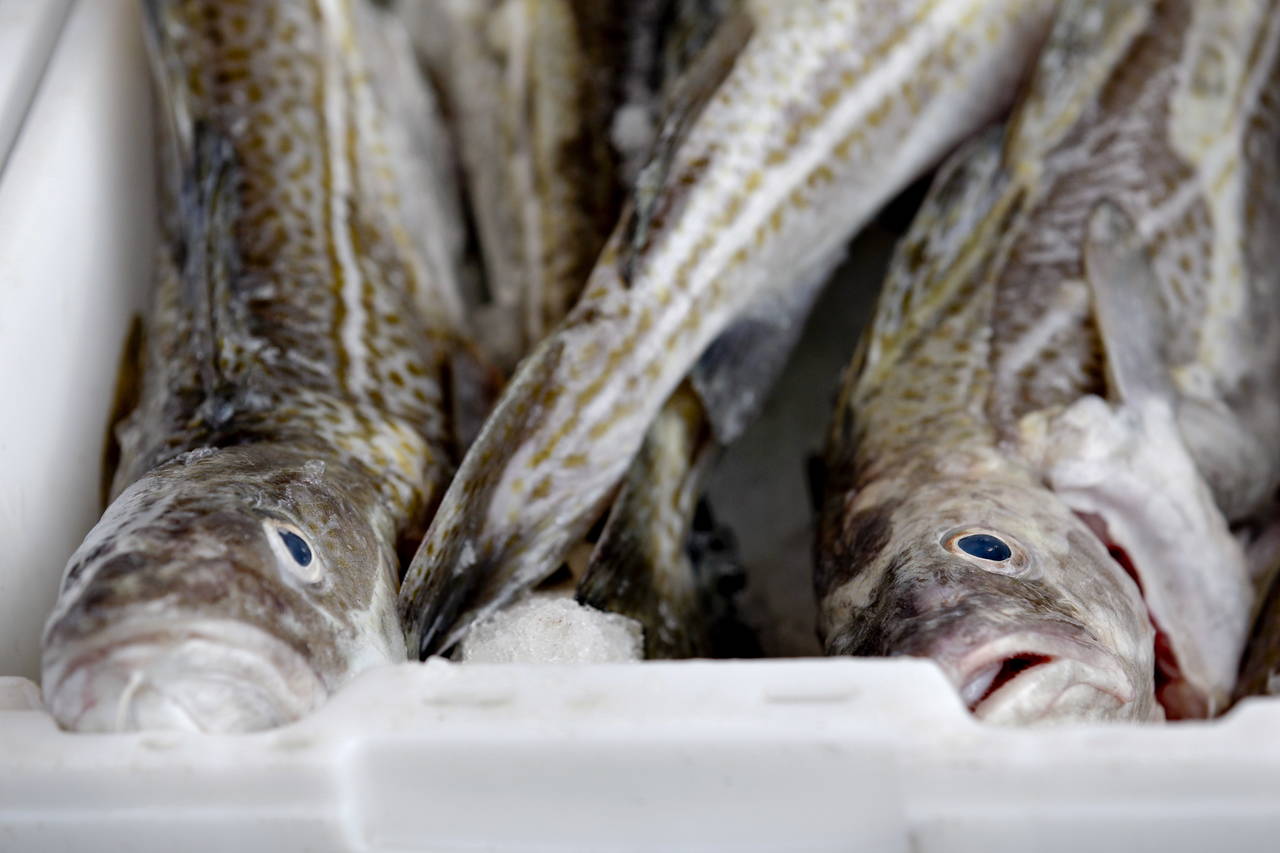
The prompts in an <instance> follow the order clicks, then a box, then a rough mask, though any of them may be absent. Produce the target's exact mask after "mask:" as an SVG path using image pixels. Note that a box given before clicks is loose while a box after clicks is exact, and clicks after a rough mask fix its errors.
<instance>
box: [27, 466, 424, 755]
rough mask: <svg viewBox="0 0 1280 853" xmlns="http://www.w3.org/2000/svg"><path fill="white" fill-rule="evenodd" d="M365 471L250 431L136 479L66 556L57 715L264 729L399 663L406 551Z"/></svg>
mask: <svg viewBox="0 0 1280 853" xmlns="http://www.w3.org/2000/svg"><path fill="white" fill-rule="evenodd" d="M367 479H368V478H364V477H361V476H360V475H359V473H358V472H356V471H353V470H352V469H350V468H348V467H347V466H346V464H344V463H343V462H341V461H336V460H332V459H331V460H329V461H327V462H325V461H321V460H320V459H317V458H315V456H313V455H309V454H308V453H306V452H305V451H303V450H300V449H297V448H294V447H289V448H285V447H281V446H278V445H271V444H252V445H243V446H239V447H231V448H226V449H220V450H202V451H195V452H193V453H189V454H186V455H185V456H182V457H178V458H177V459H175V460H173V461H171V462H169V463H167V464H164V465H162V466H160V467H158V468H156V469H155V470H154V471H152V472H151V473H149V474H148V475H146V476H145V477H143V478H142V479H141V480H139V481H138V482H136V483H135V484H133V486H131V487H130V488H129V489H127V490H126V491H124V492H123V493H122V494H121V495H120V496H119V498H118V499H117V500H116V501H115V502H114V503H113V504H112V505H111V506H110V507H109V508H108V510H107V512H106V513H105V514H104V515H103V517H102V519H101V521H100V522H99V523H98V525H97V527H96V528H95V529H94V530H93V531H92V532H91V533H90V534H89V536H88V537H87V538H86V539H85V542H84V544H83V545H82V546H81V548H80V549H79V550H78V551H77V552H76V553H75V554H73V555H72V557H71V560H70V563H69V565H68V570H67V574H66V576H65V578H64V581H63V592H62V595H61V597H60V599H59V603H58V606H57V608H56V609H55V611H54V613H53V614H52V615H51V617H50V619H49V622H48V624H47V626H46V629H45V630H46V634H45V645H44V647H45V654H44V659H43V664H42V668H43V673H42V675H43V685H44V694H45V701H46V703H47V705H48V706H49V709H50V711H51V712H52V713H53V715H54V717H55V718H56V719H57V720H58V722H59V723H60V724H61V725H62V726H63V727H65V728H68V729H72V730H78V731H130V730H144V729H183V730H196V731H206V732H233V731H252V730H258V729H263V728H269V727H271V726H276V725H280V724H283V723H287V722H290V721H292V720H294V719H297V718H298V717H300V716H301V715H302V714H304V713H306V712H308V711H310V710H312V709H313V708H315V707H316V706H317V705H319V704H320V703H321V702H323V700H324V699H325V698H326V697H327V696H328V694H329V692H330V691H331V689H333V688H334V687H336V686H337V685H338V684H340V683H341V682H342V681H344V680H345V679H346V678H348V677H350V676H351V675H352V674H353V673H354V672H356V671H359V670H360V669H363V668H365V667H367V666H369V665H372V664H375V663H379V662H383V661H398V660H403V659H404V657H405V651H404V646H403V639H402V632H401V629H400V627H399V624H398V620H397V617H396V614H395V609H394V601H395V584H396V574H395V573H396V570H397V562H396V555H395V553H394V549H392V548H391V547H390V546H388V545H386V544H385V543H386V542H388V541H391V537H390V536H385V535H384V536H379V535H378V525H380V524H387V523H389V522H387V521H385V520H382V519H379V518H376V517H375V518H371V517H370V510H369V507H371V506H375V507H376V506H377V501H376V500H371V499H370V496H369V495H366V494H364V491H365V490H368V489H369V488H370V486H369V485H367V483H366V480H367Z"/></svg>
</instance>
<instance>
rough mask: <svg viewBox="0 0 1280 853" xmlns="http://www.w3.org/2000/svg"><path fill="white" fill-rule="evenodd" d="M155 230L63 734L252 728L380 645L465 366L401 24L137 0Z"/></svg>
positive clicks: (437, 187)
mask: <svg viewBox="0 0 1280 853" xmlns="http://www.w3.org/2000/svg"><path fill="white" fill-rule="evenodd" d="M144 10H145V19H146V25H147V30H148V36H149V52H150V55H151V59H152V63H153V68H154V70H155V76H156V81H157V93H158V103H159V104H160V112H161V121H160V124H161V126H162V129H163V139H162V145H161V147H160V157H161V161H162V166H163V168H162V172H163V178H164V180H163V186H164V190H163V197H162V200H161V202H162V203H161V209H162V223H161V224H162V228H163V232H164V242H163V245H162V246H161V247H160V249H159V252H158V256H157V259H156V264H157V267H156V268H157V281H156V290H155V295H154V298H153V302H152V304H151V308H150V314H149V317H148V319H147V322H146V331H145V343H144V345H143V347H142V362H143V363H142V365H141V370H142V377H141V387H140V392H139V402H138V405H137V407H136V408H135V409H134V411H133V412H132V413H131V414H130V415H129V416H128V418H127V419H126V420H125V421H124V422H123V423H122V424H121V425H120V426H119V428H118V434H117V435H118V441H119V446H120V453H119V460H120V463H119V468H118V470H117V472H116V476H115V479H114V484H113V486H112V489H111V493H112V502H111V504H110V506H109V507H108V508H107V510H106V512H105V514H104V515H103V517H102V519H101V520H100V521H99V522H98V524H97V526H95V527H94V528H93V530H92V531H91V532H90V533H89V534H88V536H87V537H86V539H85V541H84V543H83V544H82V545H81V547H80V548H79V549H78V550H77V551H76V553H75V554H74V555H73V556H72V557H71V559H70V563H69V565H68V567H67V571H66V575H65V577H64V580H63V584H62V589H61V593H60V597H59V599H58V602H57V604H56V606H55V609H54V611H53V613H52V615H51V616H50V618H49V621H48V624H47V627H46V631H45V636H44V652H43V686H44V693H45V698H46V701H47V704H48V705H49V707H50V709H51V711H52V712H53V714H54V716H55V717H56V718H57V720H58V722H59V723H60V724H61V725H62V726H64V727H66V728H70V729H76V730H87V731H104V730H120V729H150V728H180V729H196V730H203V731H243V730H251V729H260V728H265V727H269V726H273V725H277V724H280V723H284V722H288V721H289V720H292V719H295V718H297V717H298V716H300V715H301V714H303V713H306V712H307V711H309V710H311V709H312V708H314V707H315V706H316V705H318V704H319V703H320V702H322V701H323V700H324V699H325V697H326V696H327V695H328V694H329V693H330V692H331V691H333V690H334V689H336V688H337V687H339V686H340V685H341V684H343V683H344V682H345V681H347V680H348V679H349V678H350V677H351V676H352V675H354V674H355V673H357V672H359V671H360V670H362V669H364V668H366V667H369V666H371V665H374V664H378V663H382V662H394V661H400V660H403V659H404V658H405V646H404V638H403V631H402V627H401V625H400V622H399V619H398V616H397V613H396V609H395V596H396V589H397V580H398V578H397V575H398V569H399V563H398V559H397V551H396V549H397V546H398V544H399V543H400V542H401V541H402V540H414V539H416V537H417V536H419V535H420V534H421V532H422V531H423V530H424V529H425V526H426V523H427V521H428V520H429V515H430V512H431V511H432V509H433V508H434V506H435V505H436V504H437V503H438V501H439V497H440V494H441V492H442V491H443V488H444V485H445V483H446V482H447V479H448V477H449V476H450V475H451V473H452V471H453V469H454V465H455V457H456V456H457V455H459V454H457V448H456V447H455V444H456V435H455V432H456V430H455V428H454V427H455V422H456V421H457V420H458V418H457V417H456V416H455V412H456V410H458V408H459V407H463V408H465V406H466V404H467V402H468V395H469V389H468V388H467V387H466V385H465V383H464V382H460V381H458V380H457V377H466V376H470V375H475V371H474V370H470V369H469V368H468V365H472V366H473V365H474V364H475V361H476V358H477V357H476V356H475V355H474V351H473V350H472V349H471V348H470V347H469V346H468V345H467V343H466V340H465V338H464V336H463V328H462V317H461V303H460V299H459V295H458V293H457V292H456V288H457V281H456V275H455V269H456V264H457V261H458V255H459V252H460V249H461V240H462V235H461V231H460V226H459V223H460V221H461V217H460V216H459V214H458V201H457V199H456V197H455V194H456V188H455V187H454V186H453V183H452V178H451V177H450V175H449V174H448V173H447V172H445V171H443V170H441V169H440V168H439V167H438V164H440V163H442V162H446V161H447V156H446V152H444V151H443V150H442V148H441V146H442V145H443V144H444V142H445V135H444V131H443V129H442V127H441V126H440V125H439V120H438V118H437V117H436V110H435V105H434V103H433V101H432V98H431V95H430V94H429V93H428V92H427V90H426V89H425V88H423V87H422V84H421V82H420V80H419V79H418V76H417V74H416V67H415V63H414V58H413V53H412V49H411V46H410V45H409V43H408V40H407V38H406V37H405V36H404V34H403V33H402V32H400V31H397V30H395V29H393V28H391V27H390V26H389V25H388V23H387V21H386V20H385V19H384V16H383V14H382V13H381V12H379V11H378V10H376V9H375V8H374V7H373V6H371V5H367V4H362V3H351V2H339V0H335V1H334V2H322V3H311V2H270V3H268V2H216V3H215V2H212V0H210V1H209V2H187V0H149V2H147V3H145V4H144Z"/></svg>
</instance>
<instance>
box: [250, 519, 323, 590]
mask: <svg viewBox="0 0 1280 853" xmlns="http://www.w3.org/2000/svg"><path fill="white" fill-rule="evenodd" d="M263 527H264V528H265V532H266V535H267V541H268V542H270V543H271V551H272V553H274V554H275V556H276V561H277V562H278V563H279V564H280V565H281V566H282V567H283V568H284V569H285V570H287V571H288V572H289V573H290V574H291V575H293V576H294V577H297V578H298V579H300V580H303V581H306V582H307V583H317V582H319V581H320V579H321V578H322V577H323V567H322V566H321V561H320V559H319V557H318V556H317V555H316V553H315V550H314V549H313V548H312V547H311V544H310V543H309V542H308V541H307V537H306V536H305V535H304V534H303V533H302V531H301V530H299V529H298V528H296V527H294V526H293V525H292V524H288V523H286V522H283V521H278V520H276V519H269V520H267V521H265V522H263Z"/></svg>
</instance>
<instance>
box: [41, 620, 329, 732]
mask: <svg viewBox="0 0 1280 853" xmlns="http://www.w3.org/2000/svg"><path fill="white" fill-rule="evenodd" d="M108 633H109V634H110V636H107V637H101V638H95V641H94V643H93V644H92V645H91V646H87V647H85V646H79V647H75V646H73V647H69V648H68V650H67V653H66V654H63V655H61V656H58V657H53V658H52V659H47V660H46V662H45V666H44V673H43V676H44V678H43V689H44V697H45V704H46V705H47V706H48V708H49V711H50V712H51V713H52V714H53V716H54V718H55V719H56V720H57V721H58V724H59V725H61V726H62V727H63V728H65V729H69V730H72V731H80V732H127V731H149V730H161V729H166V730H181V731H197V732H205V733H230V732H250V731H258V730H261V729H267V728H272V727H274V726H279V725H283V724H285V723H289V722H292V721H293V720H296V719H298V718H299V717H301V716H302V715H304V714H305V713H307V712H308V711H310V710H312V709H314V708H315V707H317V706H319V705H320V704H321V703H322V702H323V701H324V699H325V698H326V696H327V695H328V691H327V690H326V689H325V686H324V684H323V683H322V681H321V679H320V678H319V676H318V675H317V674H316V672H315V671H314V669H313V668H312V667H311V666H310V665H309V664H308V662H307V661H306V659H305V658H304V657H303V655H302V654H300V653H299V652H297V651H296V650H294V649H292V648H290V647H289V646H288V645H287V644H286V643H284V642H282V641H281V640H279V639H278V638H276V637H273V636H271V635H270V634H268V633H267V632H266V631H263V630H262V629H260V628H256V627H254V626H250V625H247V624H244V623H236V622H230V621H220V622H210V623H206V624H193V623H187V624H184V625H183V626H182V627H181V628H175V627H171V626H166V625H156V624H132V625H128V624H126V625H120V626H118V627H117V628H116V629H115V630H112V631H110V632H108Z"/></svg>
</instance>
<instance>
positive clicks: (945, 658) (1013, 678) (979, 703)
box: [929, 623, 1137, 725]
mask: <svg viewBox="0 0 1280 853" xmlns="http://www.w3.org/2000/svg"><path fill="white" fill-rule="evenodd" d="M929 656H930V657H932V658H933V659H934V660H936V661H937V662H938V664H939V666H941V667H942V669H943V671H944V672H945V673H946V674H947V676H948V678H949V679H950V680H951V682H952V683H953V684H954V685H955V686H956V689H957V690H958V691H959V693H960V698H961V700H962V701H963V702H964V703H965V705H966V706H967V707H968V708H969V710H970V711H971V712H973V714H974V716H976V717H978V718H979V719H981V720H984V721H987V722H994V723H1012V724H1019V725H1025V724H1028V723H1046V722H1053V721H1056V720H1063V721H1065V720H1087V719H1114V718H1120V717H1126V718H1127V717H1131V716H1133V714H1132V713H1130V712H1131V711H1133V710H1134V708H1132V707H1131V705H1132V703H1133V702H1134V699H1135V698H1136V694H1137V691H1136V689H1135V685H1134V684H1133V682H1132V680H1131V679H1130V677H1129V676H1128V674H1127V673H1126V671H1125V668H1124V666H1123V665H1122V663H1121V661H1120V660H1119V659H1118V658H1117V657H1116V656H1115V655H1113V654H1111V653H1110V652H1107V651H1106V650H1104V649H1102V648H1101V647H1099V646H1098V645H1097V644H1096V643H1094V642H1092V641H1090V640H1089V639H1088V638H1087V637H1085V636H1082V634H1081V632H1078V631H1076V630H1075V629H1073V628H1071V627H1069V626H1064V625H1060V624H1058V623H1047V624H1045V625H1043V626H1030V627H1024V628H1021V629H1019V630H1017V631H1016V632H1010V633H1006V634H1004V635H1003V636H996V637H994V638H988V639H986V640H984V641H981V642H976V643H960V642H955V643H941V644H939V645H938V647H936V648H934V649H933V650H932V651H931V653H930V654H929Z"/></svg>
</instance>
